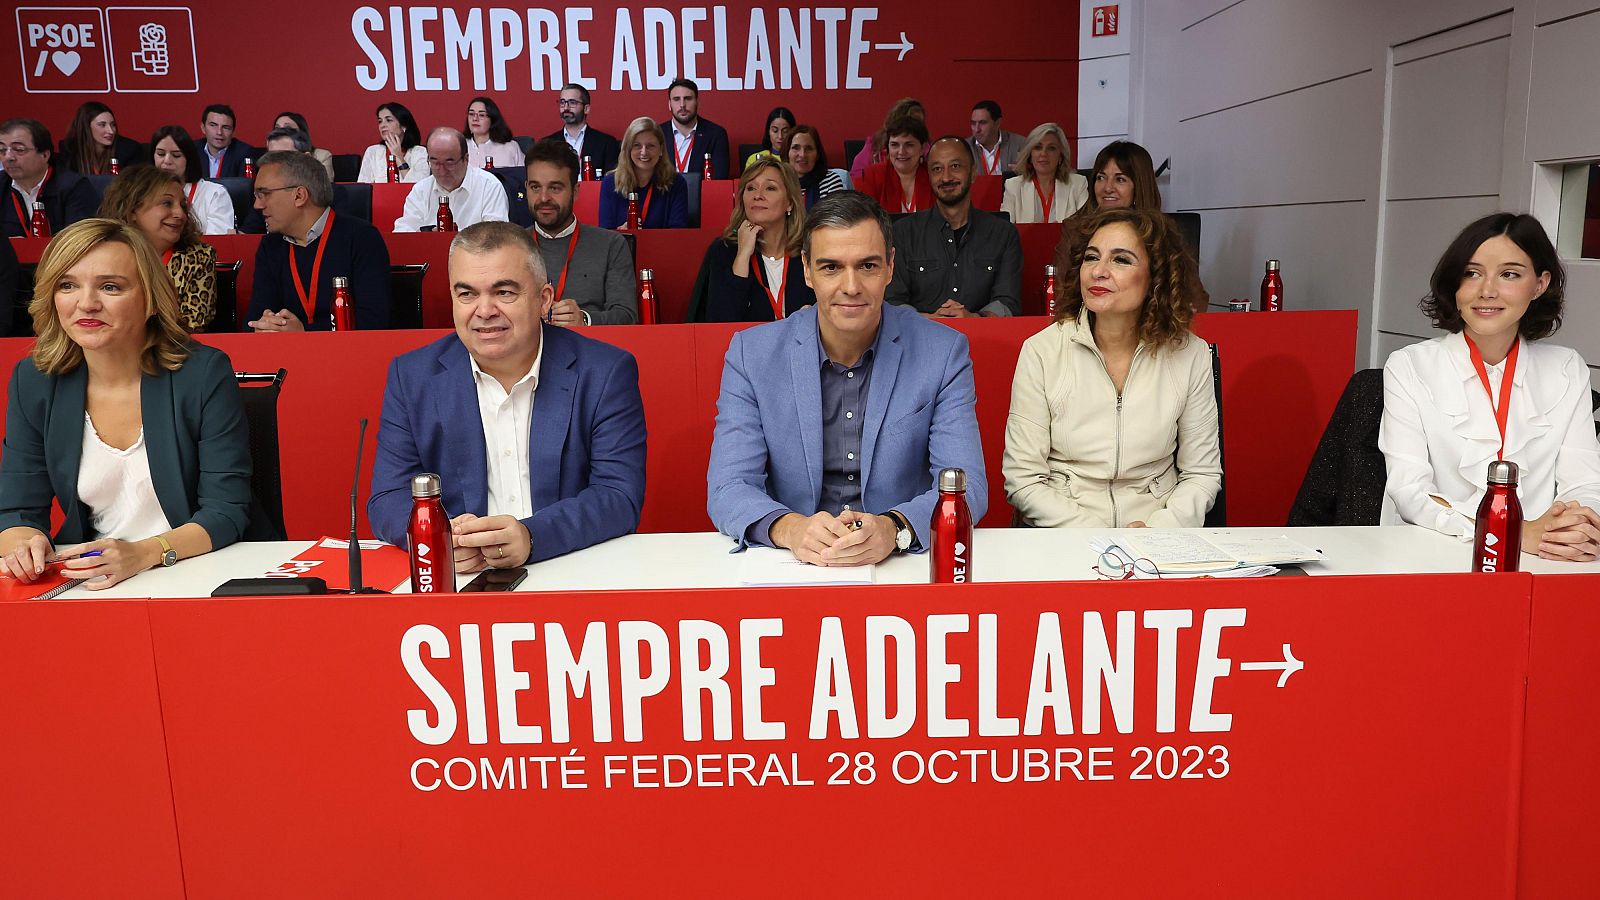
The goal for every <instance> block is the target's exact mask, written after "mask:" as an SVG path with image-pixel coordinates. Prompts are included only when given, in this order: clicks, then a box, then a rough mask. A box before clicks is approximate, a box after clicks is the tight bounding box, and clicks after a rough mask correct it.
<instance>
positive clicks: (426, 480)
mask: <svg viewBox="0 0 1600 900" xmlns="http://www.w3.org/2000/svg"><path fill="white" fill-rule="evenodd" d="M411 496H412V497H437V496H439V476H438V475H435V474H434V473H432V472H424V473H422V474H421V475H414V476H412V478H411Z"/></svg>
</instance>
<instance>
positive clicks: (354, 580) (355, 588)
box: [350, 419, 388, 594]
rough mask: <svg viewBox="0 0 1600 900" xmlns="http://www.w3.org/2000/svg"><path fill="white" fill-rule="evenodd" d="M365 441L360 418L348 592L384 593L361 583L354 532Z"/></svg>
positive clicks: (357, 540)
mask: <svg viewBox="0 0 1600 900" xmlns="http://www.w3.org/2000/svg"><path fill="white" fill-rule="evenodd" d="M366 443H367V420H366V419H362V420H361V432H360V434H358V435H357V436H356V474H355V478H353V479H351V481H350V593H352V594H386V593H388V591H381V590H378V589H377V588H370V587H364V586H362V584H361V536H360V535H359V534H357V533H356V500H357V497H358V492H359V491H360V489H361V452H362V450H364V449H365V448H366Z"/></svg>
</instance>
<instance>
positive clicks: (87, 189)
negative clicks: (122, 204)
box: [0, 119, 100, 303]
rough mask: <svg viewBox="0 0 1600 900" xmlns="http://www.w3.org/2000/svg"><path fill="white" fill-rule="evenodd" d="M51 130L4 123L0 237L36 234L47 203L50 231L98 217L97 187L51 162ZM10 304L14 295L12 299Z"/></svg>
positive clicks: (28, 122) (0, 128)
mask: <svg viewBox="0 0 1600 900" xmlns="http://www.w3.org/2000/svg"><path fill="white" fill-rule="evenodd" d="M53 146H54V144H52V143H51V141H50V130H49V129H48V128H45V127H44V124H43V123H41V122H39V121H38V120H36V119H8V120H6V122H4V123H3V124H0V159H3V160H4V165H5V171H4V172H3V173H0V192H3V193H0V195H3V196H4V197H5V202H4V204H3V205H0V233H3V234H4V235H5V236H6V237H25V236H27V235H29V234H31V233H32V232H31V231H29V229H28V225H29V223H31V222H32V221H33V204H34V202H35V201H37V202H39V203H43V204H44V215H45V218H46V219H47V220H48V221H49V222H50V233H51V234H54V233H56V232H57V231H60V230H61V229H63V228H65V227H67V226H68V225H71V224H72V223H73V222H76V221H78V220H79V219H87V218H89V217H91V216H93V215H94V213H95V209H96V208H97V207H98V206H99V205H100V199H99V197H98V196H96V194H95V189H94V185H92V184H90V183H89V179H87V178H84V177H83V176H82V175H79V174H78V173H76V172H70V171H67V170H66V169H58V168H56V167H55V166H54V165H52V164H51V156H52V154H51V152H50V149H51V147H53ZM6 300H7V302H8V303H9V297H7V298H6Z"/></svg>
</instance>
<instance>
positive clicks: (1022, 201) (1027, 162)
mask: <svg viewBox="0 0 1600 900" xmlns="http://www.w3.org/2000/svg"><path fill="white" fill-rule="evenodd" d="M1071 146H1072V145H1071V144H1069V143H1067V133H1066V132H1065V131H1063V130H1062V129H1061V126H1060V125H1057V124H1056V123H1054V122H1046V123H1044V124H1043V125H1040V126H1039V127H1038V128H1035V129H1034V130H1033V131H1032V132H1030V133H1029V134H1028V139H1027V140H1026V141H1024V142H1023V143H1022V151H1021V152H1020V153H1019V154H1018V156H1017V164H1016V167H1015V171H1016V173H1017V177H1016V178H1007V179H1006V185H1005V198H1004V199H1003V200H1002V201H1001V202H1000V208H1001V209H1002V210H1004V211H1005V212H1006V214H1007V215H1009V216H1011V221H1012V223H1013V224H1016V225H1023V224H1028V223H1036V222H1063V221H1066V218H1067V217H1068V216H1070V215H1072V214H1073V213H1075V212H1077V211H1078V210H1079V209H1082V208H1083V205H1084V204H1085V203H1088V202H1089V179H1087V178H1084V177H1083V176H1082V175H1079V174H1078V173H1077V171H1075V170H1074V169H1073V168H1072V150H1071V149H1070V148H1071Z"/></svg>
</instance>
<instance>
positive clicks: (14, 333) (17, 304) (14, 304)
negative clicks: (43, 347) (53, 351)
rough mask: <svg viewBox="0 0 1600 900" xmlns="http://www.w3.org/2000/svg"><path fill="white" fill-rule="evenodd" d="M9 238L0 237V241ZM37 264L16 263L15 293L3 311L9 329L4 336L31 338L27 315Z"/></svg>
mask: <svg viewBox="0 0 1600 900" xmlns="http://www.w3.org/2000/svg"><path fill="white" fill-rule="evenodd" d="M4 240H9V238H3V237H0V241H4ZM38 268H39V264H38V263H31V262H25V263H17V293H16V296H15V297H13V298H12V299H11V305H10V306H8V307H7V308H6V310H5V312H6V315H7V316H8V318H9V320H10V324H11V327H10V329H9V330H8V331H6V334H8V335H10V336H11V337H33V316H30V315H28V304H29V302H31V301H32V300H33V273H34V272H35V271H36V270H37V269H38Z"/></svg>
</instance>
